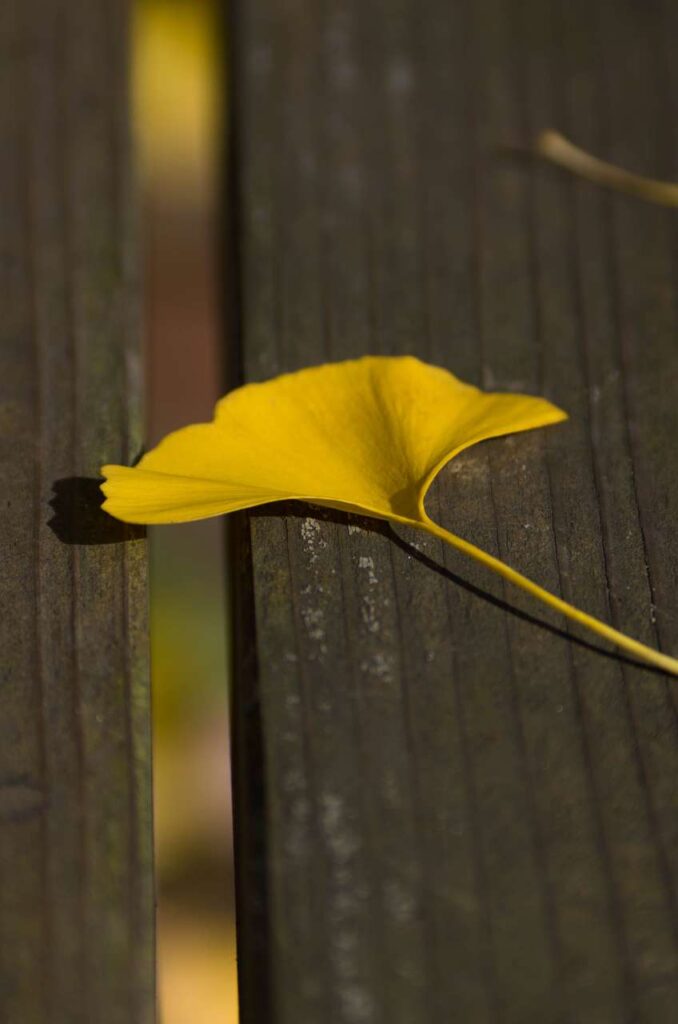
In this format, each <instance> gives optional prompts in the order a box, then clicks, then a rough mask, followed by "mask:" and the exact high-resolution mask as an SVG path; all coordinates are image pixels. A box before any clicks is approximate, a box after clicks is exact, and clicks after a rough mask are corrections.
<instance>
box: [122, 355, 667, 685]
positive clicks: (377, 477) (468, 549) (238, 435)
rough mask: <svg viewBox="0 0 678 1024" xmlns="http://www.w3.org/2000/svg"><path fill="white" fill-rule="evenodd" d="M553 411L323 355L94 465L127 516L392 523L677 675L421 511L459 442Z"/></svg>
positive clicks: (394, 365) (401, 360) (382, 364)
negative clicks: (317, 514) (421, 533)
mask: <svg viewBox="0 0 678 1024" xmlns="http://www.w3.org/2000/svg"><path fill="white" fill-rule="evenodd" d="M564 419H566V414H565V413H564V412H562V411H561V410H560V409H558V408H556V406H554V405H552V404H551V403H550V402H547V401H546V400H545V399H543V398H533V397H529V396H526V395H513V394H490V393H486V392H483V391H481V390H479V389H478V388H476V387H473V386H471V385H469V384H464V383H463V382H462V381H460V380H458V379H457V378H456V377H454V376H453V375H452V374H451V373H449V372H448V371H447V370H443V369H440V368H438V367H433V366H427V365H426V364H425V363H422V362H420V361H419V360H418V359H415V358H413V357H411V356H404V357H393V358H390V357H379V356H367V357H365V358H363V359H357V360H351V361H348V362H343V363H330V364H326V365H324V366H318V367H313V368H310V369H306V370H300V371H299V372H297V373H291V374H285V375H284V376H282V377H277V378H275V379H274V380H271V381H267V382H266V383H263V384H248V385H245V386H244V387H241V388H237V389H236V390H235V391H232V392H231V393H230V394H229V395H227V396H226V397H225V398H223V399H222V400H221V401H220V402H219V403H218V405H217V409H216V415H215V418H214V420H213V421H212V423H202V424H197V425H195V426H190V427H185V428H184V429H183V430H178V431H176V432H175V433H173V434H170V435H169V436H168V437H166V438H165V439H164V440H163V441H161V442H160V444H159V445H158V446H157V447H156V448H154V449H153V450H152V451H150V452H148V454H147V455H144V457H143V458H142V459H141V461H140V462H139V464H138V465H137V466H135V467H134V468H129V467H125V466H104V467H103V469H102V473H103V474H104V476H105V477H106V482H105V483H104V484H103V485H102V489H103V491H104V494H105V495H106V501H105V502H104V506H103V507H104V509H105V510H106V511H107V512H109V513H110V514H111V515H113V516H115V517H116V518H118V519H122V520H124V521H125V522H130V523H177V522H186V521H188V520H192V519H203V518H206V517H208V516H216V515H221V514H222V513H225V512H233V511H236V510H237V509H243V508H252V507H253V506H256V505H264V504H267V503H269V502H274V501H280V500H283V499H290V498H294V499H301V500H304V501H312V502H314V503H315V504H319V505H328V506H330V507H332V508H337V509H343V510H347V511H352V512H359V513H362V514H364V515H368V516H374V517H376V518H379V519H385V520H390V521H392V522H397V523H403V524H405V525H408V526H413V527H416V528H418V529H423V530H426V531H427V532H428V533H431V534H433V535H434V536H436V537H438V538H440V539H441V540H443V541H445V542H446V543H448V544H451V545H452V546H453V547H455V548H457V549H458V550H460V551H463V552H464V553H465V554H468V555H470V556H471V557H472V558H475V559H476V560H477V561H480V562H482V563H483V564H484V565H486V566H487V567H488V568H490V569H492V570H494V571H495V572H498V573H499V574H500V575H501V576H503V577H504V578H505V579H507V580H509V581H510V582H511V583H514V584H516V585H517V586H519V587H521V588H522V589H523V590H526V591H528V592H529V593H531V594H532V595H533V596H534V597H536V598H538V599H539V600H541V601H544V602H545V603H546V604H548V605H550V606H551V607H553V608H556V609H557V610H558V611H560V612H562V613H563V614H564V615H566V616H567V617H568V618H570V619H573V620H575V621H577V622H579V623H580V624H582V625H584V626H587V627H588V628H589V629H592V630H593V631H594V632H596V633H598V634H599V635H600V636H603V637H605V638H606V639H608V640H610V641H612V642H613V643H616V644H618V645H619V646H620V647H623V648H624V649H625V650H627V651H630V652H631V653H633V654H635V655H637V656H639V657H642V658H644V659H646V660H647V661H650V662H652V663H653V664H655V665H659V666H660V667H662V668H664V669H666V670H669V671H672V672H676V673H678V661H676V660H674V659H672V658H669V657H668V656H667V655H664V654H661V653H659V652H658V651H654V650H652V649H651V648H648V647H646V646H645V645H643V644H640V643H638V642H636V641H634V640H631V639H630V638H629V637H627V636H625V635H624V634H623V633H619V632H618V631H617V630H614V629H612V628H611V627H610V626H607V625H605V624H604V623H602V622H599V621H598V620H597V619H594V618H592V617H591V616H589V615H587V614H585V613H584V612H581V611H579V610H578V609H576V608H574V607H573V606H572V605H569V604H567V602H565V601H562V600H561V599H560V598H557V597H555V596H554V595H553V594H550V593H549V592H548V591H546V590H543V589H542V588H541V587H539V586H537V584H535V583H533V582H532V581H531V580H528V579H527V578H526V577H524V576H522V575H521V574H520V573H518V572H516V571H515V570H513V569H511V568H510V567H509V566H507V565H505V564H504V563H503V562H501V561H500V560H499V559H497V558H494V557H493V556H492V555H488V554H487V553H486V552H484V551H482V550H481V549H480V548H477V547H475V545H473V544H470V543H469V542H468V541H465V540H463V539H462V538H460V537H457V536H455V535H454V534H452V533H449V532H448V531H447V530H444V529H443V528H442V527H441V526H438V524H437V523H434V522H433V521H432V520H431V519H430V518H429V517H428V515H427V513H426V509H425V507H424V500H425V497H426V492H427V490H428V488H429V487H430V485H431V482H432V480H433V479H434V477H435V476H436V474H437V473H438V472H439V471H440V470H441V469H442V467H443V466H444V465H445V464H446V463H447V462H449V461H450V459H452V458H454V456H455V455H458V454H459V453H460V452H462V451H464V449H465V448H469V447H470V446H471V445H473V444H477V443H478V442H479V441H484V440H487V439H488V438H493V437H499V436H501V435H502V434H509V433H515V432H518V431H522V430H531V429H533V428H535V427H543V426H547V425H548V424H552V423H558V422H560V421H561V420H564Z"/></svg>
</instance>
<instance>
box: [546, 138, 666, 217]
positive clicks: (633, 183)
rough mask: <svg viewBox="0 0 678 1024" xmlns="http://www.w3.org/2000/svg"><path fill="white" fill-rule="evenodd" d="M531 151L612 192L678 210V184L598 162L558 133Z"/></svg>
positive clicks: (604, 162)
mask: <svg viewBox="0 0 678 1024" xmlns="http://www.w3.org/2000/svg"><path fill="white" fill-rule="evenodd" d="M534 151H535V152H536V153H538V154H539V156H543V157H544V158H545V159H546V160H550V161H551V162H552V163H554V164H558V166H559V167H563V168H564V169H565V170H567V171H571V172H572V173H573V174H578V175H579V176H580V177H582V178H586V179H588V181H592V182H594V184H596V185H603V186H605V187H606V188H614V189H617V190H618V191H619V192H626V193H627V194H628V195H631V196H636V197H637V198H638V199H646V200H648V201H649V202H651V203H659V205H660V206H678V184H675V183H674V182H671V181H656V180H655V179H653V178H645V177H644V176H643V175H642V174H633V173H631V171H625V170H624V169H623V168H622V167H616V166H615V165H614V164H610V163H607V162H606V161H605V160H599V159H598V157H595V156H592V155H591V154H590V153H587V152H586V150H584V149H580V148H579V146H575V145H574V144H573V143H572V142H569V141H568V139H566V138H565V137H564V136H563V135H561V134H560V133H559V132H554V131H548V132H542V134H541V135H540V136H539V137H538V139H537V140H536V142H535V144H534Z"/></svg>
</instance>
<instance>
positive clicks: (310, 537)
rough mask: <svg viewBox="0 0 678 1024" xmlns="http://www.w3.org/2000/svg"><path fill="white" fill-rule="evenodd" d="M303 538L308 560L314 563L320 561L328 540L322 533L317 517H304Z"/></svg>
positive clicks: (302, 525)
mask: <svg viewBox="0 0 678 1024" xmlns="http://www.w3.org/2000/svg"><path fill="white" fill-rule="evenodd" d="M301 539H302V541H303V542H304V550H305V551H306V554H307V555H308V560H309V562H310V564H311V565H313V564H314V562H317V561H318V557H319V555H320V553H321V551H323V550H324V549H325V548H326V547H327V541H325V540H323V538H322V536H321V534H320V523H319V522H318V521H317V520H316V519H308V518H306V519H304V521H303V522H302V524H301Z"/></svg>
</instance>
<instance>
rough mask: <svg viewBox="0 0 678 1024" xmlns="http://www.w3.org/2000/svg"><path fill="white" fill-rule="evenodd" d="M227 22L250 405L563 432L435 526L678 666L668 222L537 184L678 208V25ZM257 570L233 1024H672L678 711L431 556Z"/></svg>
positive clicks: (257, 9)
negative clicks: (255, 395)
mask: <svg viewBox="0 0 678 1024" xmlns="http://www.w3.org/2000/svg"><path fill="white" fill-rule="evenodd" d="M236 15H237V16H236V19H235V26H234V30H235V41H234V46H233V51H234V55H235V60H236V68H235V81H234V87H235V104H236V145H237V154H236V170H237V184H238V188H237V192H238V195H237V212H238V217H239V232H238V244H239V253H238V256H239V266H240V292H241V303H240V316H241V336H242V358H243V367H242V369H243V377H244V378H245V379H247V380H253V379H259V378H264V377H267V376H269V375H272V374H275V373H278V372H280V371H283V370H290V369H294V368H295V367H300V366H304V365H306V364H310V363H317V362H321V361H323V360H327V359H338V358H342V357H348V356H355V355H358V354H361V353H365V352H373V353H374V352H382V353H404V352H413V353H416V354H418V355H420V356H422V357H424V358H425V359H428V360H430V361H432V362H434V363H439V364H441V365H443V366H447V367H449V368H450V369H452V370H454V371H455V372H457V373H458V374H459V375H460V376H462V377H463V378H466V379H468V380H471V381H474V382H476V383H479V384H482V385H484V386H486V387H491V388H496V389H503V390H509V391H511V390H520V391H523V390H526V391H528V392H534V393H538V394H545V395H547V396H548V397H550V398H551V399H553V400H555V401H556V402H557V403H558V404H560V405H562V406H564V407H565V408H566V409H567V410H569V412H570V413H571V417H572V418H571V420H570V422H569V423H568V424H567V425H564V426H562V427H559V428H556V429H549V430H548V431H544V432H541V433H535V434H533V435H525V436H520V437H516V438H511V439H506V440H502V441H498V442H492V443H490V444H487V445H484V446H481V447H479V448H477V449H475V450H473V451H470V452H469V453H467V454H466V455H464V456H463V458H461V459H459V460H458V461H457V462H456V463H455V464H453V465H451V466H450V467H449V468H448V469H447V470H446V471H445V472H444V473H443V475H442V478H441V479H440V482H439V485H438V486H437V487H436V489H435V491H434V494H433V496H432V498H431V501H430V505H431V508H432V510H433V512H434V513H435V517H437V518H438V519H439V521H440V522H442V523H443V524H444V525H446V526H448V527H450V528H453V529H455V530H456V531H457V532H458V533H460V534H461V535H463V536H466V537H468V538H469V539H471V540H473V541H475V542H477V543H479V544H481V545H482V546H483V547H485V548H486V549H487V550H489V551H491V552H493V553H500V554H501V556H502V557H503V558H505V559H506V560H507V561H509V562H510V563H511V564H512V565H514V566H516V567H517V568H519V569H520V570H522V571H524V572H526V573H527V574H528V575H530V576H532V577H533V578H534V579H535V580H538V581H539V582H541V583H543V584H545V585H546V586H548V587H550V588H552V589H553V590H555V591H556V592H560V593H562V594H563V595H564V596H565V597H566V598H567V599H569V600H571V601H573V602H575V603H576V604H578V605H580V606H582V607H584V608H586V609H587V610H589V611H590V612H592V613H594V614H597V615H599V616H601V617H602V618H604V619H608V620H609V621H611V622H613V623H614V624H615V625H617V626H618V627H620V628H621V629H624V630H627V631H628V632H630V633H631V634H633V635H634V636H637V637H639V638H640V639H642V640H644V641H646V642H648V643H651V644H658V645H660V646H661V647H662V648H663V649H665V650H667V651H670V652H673V653H674V654H675V653H676V652H678V598H677V595H678V473H676V464H675V454H674V449H675V439H676V437H678V400H677V399H678V342H677V339H678V315H677V300H678V292H677V289H676V269H677V267H676V256H677V249H676V220H675V215H674V214H672V213H671V212H670V211H667V210H665V209H660V208H657V207H652V206H650V205H644V204H642V203H640V202H638V201H633V200H630V199H627V198H624V197H621V196H617V195H611V194H608V193H606V192H603V191H601V190H600V189H597V188H596V187H594V186H591V185H588V184H586V183H583V182H579V181H576V180H572V179H570V178H569V177H567V176H566V175H565V174H563V173H562V172H560V171H557V170H555V169H553V168H551V167H549V166H546V165H544V164H538V163H535V162H531V161H530V160H529V159H528V158H527V157H526V156H525V154H524V152H523V153H521V152H520V148H521V147H523V148H524V147H526V146H527V145H528V144H529V143H530V141H531V140H532V138H533V137H534V136H535V135H536V134H537V133H538V132H540V131H541V130H543V129H545V128H557V129H559V130H561V131H563V132H564V133H565V134H567V135H569V136H570V137H571V138H572V139H573V140H574V141H575V142H577V143H578V144H580V145H583V146H584V147H587V148H589V149H591V150H592V151H593V152H594V153H596V154H598V155H600V156H602V157H604V158H607V159H610V160H612V161H616V162H618V163H620V164H621V165H622V166H625V167H629V168H631V169H635V170H638V171H641V172H644V173H647V174H649V175H652V176H655V177H660V178H669V179H670V178H675V177H677V176H678V164H677V162H676V159H677V157H676V149H675V134H674V133H675V129H676V109H677V108H676V101H677V100H678V72H677V70H676V68H677V67H678V64H677V62H676V49H675V44H676V38H678V36H677V34H676V33H677V30H678V20H677V9H676V5H675V4H674V5H670V4H669V3H666V4H662V3H661V2H659V0H658V2H656V3H655V2H653V3H647V4H645V3H642V4H641V3H637V2H632V0H616V2H611V0H608V2H601V3H594V4H591V3H589V2H587V0H569V2H565V0H530V2H526V3H511V2H509V0H473V2H471V0H464V2H462V0H455V2H448V0H430V2H427V3H418V2H416V0H375V2H370V3H366V2H364V0H346V2H342V3H339V2H336V3H334V2H330V0H318V2H315V0H275V2H274V0H240V2H239V3H237V4H236ZM337 443H338V444H340V443H341V438H340V437H338V438H337ZM236 539H237V545H236V554H237V557H238V559H239V572H240V578H239V582H238V583H237V586H236V599H237V610H238V615H239V619H238V623H239V630H238V649H237V652H236V671H237V673H238V674H237V677H236V703H237V707H236V711H237V721H236V730H237V739H238V754H237V756H238V766H237V772H238V777H239V784H238V793H237V795H238V809H237V810H238V832H239V889H240V891H239V897H240V902H239V912H240V924H241V929H242V931H241V947H240V955H241V966H242V970H241V983H242V990H241V998H242V1005H243V1020H244V1021H245V1022H246V1024H250V1022H254V1021H264V1020H265V1021H269V1020H270V1021H275V1022H276V1024H292V1022H294V1024H317V1022H318V1021H334V1022H339V1021H341V1022H345V1024H349V1022H350V1024H358V1022H360V1024H373V1022H374V1024H376V1022H379V1024H381V1022H388V1024H424V1022H426V1024H431V1022H436V1024H443V1022H448V1021H451V1020H458V1021H464V1022H482V1021H502V1022H514V1024H526V1022H531V1021H535V1022H536V1021H539V1022H551V1021H554V1022H555V1021H569V1022H574V1021H577V1022H584V1021H588V1022H591V1024H594V1022H595V1024H604V1022H610V1024H612V1022H618V1021H647V1022H653V1024H660V1022H669V1021H673V1020H675V1019H676V1005H678V1003H677V1000H678V940H677V931H678V918H677V916H676V901H677V899H678V742H677V741H678V731H677V717H676V696H677V694H676V686H675V681H673V682H671V681H669V680H668V679H667V678H665V677H663V676H662V675H660V674H656V673H654V672H651V671H648V670H645V669H642V668H639V667H636V666H633V665H631V664H629V663H627V662H624V661H623V660H621V659H620V658H617V657H614V656H609V655H606V654H604V653H601V652H599V651H597V650H594V649H592V648H591V647H590V646H588V645H587V644H584V643H580V642H577V640H576V639H575V638H574V637H572V638H571V639H568V638H567V634H566V633H564V632H560V630H561V629H562V623H561V622H559V621H558V620H557V619H555V618H552V617H551V616H550V615H548V614H547V613H546V612H545V611H544V610H543V609H542V608H539V607H535V606H534V605H533V604H531V603H529V602H528V601H527V600H526V599H525V598H523V597H522V596H521V595H520V594H518V593H516V592H515V591H512V590H511V591H509V590H505V588H504V587H503V586H502V584H501V583H500V582H497V580H495V579H493V578H491V577H490V576H488V575H487V573H485V572H484V571H482V570H480V569H478V568H477V567H476V566H475V565H472V564H469V563H468V562H466V561H463V560H462V559H461V558H459V557H456V556H455V555H453V554H451V553H450V552H449V551H443V550H441V548H439V547H438V546H437V545H436V544H434V543H432V542H430V541H428V540H425V541H422V539H421V538H418V539H417V538H414V539H413V538H407V540H408V542H412V541H414V543H415V544H416V545H417V548H418V550H413V549H412V548H411V547H408V546H407V545H406V544H404V543H402V542H400V541H398V540H396V539H395V538H394V537H393V536H391V535H390V534H389V531H388V530H382V529H381V528H379V527H375V526H374V525H372V526H370V525H369V524H368V523H366V522H360V521H358V520H350V519H347V517H345V516H339V515H337V516H329V515H324V514H322V513H319V512H317V511H314V510H313V509H311V508H308V507H301V506H299V507H296V508H294V507H291V506H290V507H289V508H276V509H269V510H266V511H262V512H259V513H258V514H256V515H252V516H250V517H249V518H248V519H244V520H243V521H241V522H240V524H239V525H238V529H237V538H236ZM436 567H438V568H436ZM535 620H539V621H535ZM257 772H258V773H259V778H258V777H257ZM257 815H260V816H261V817H260V818H258V817H257ZM262 822H263V823H264V827H263V828H262Z"/></svg>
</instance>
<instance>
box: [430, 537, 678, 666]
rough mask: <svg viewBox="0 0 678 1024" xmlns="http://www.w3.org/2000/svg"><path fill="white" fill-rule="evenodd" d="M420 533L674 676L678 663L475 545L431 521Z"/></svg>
mask: <svg viewBox="0 0 678 1024" xmlns="http://www.w3.org/2000/svg"><path fill="white" fill-rule="evenodd" d="M416 525H417V526H418V527H419V528H420V529H423V530H426V532H427V533H430V534H432V535H433V536H434V537H437V538H438V539H439V540H442V541H444V543H445V544H449V545H450V546H451V547H453V548H456V549H457V551H461V552H462V553H463V554H465V555H468V556H469V557H470V558H473V559H475V560H476V561H477V562H480V563H481V564H482V565H484V566H486V567H487V568H488V569H491V570H492V571H493V572H496V573H498V574H499V575H500V576H502V577H503V578H504V579H505V580H507V581H508V582H509V583H513V584H514V585H515V586H516V587H520V589H521V590H524V591H526V592H527V593H528V594H531V595H532V597H535V598H536V599H537V600H538V601H542V602H543V603H544V604H546V605H548V606H549V608H554V609H555V610H556V611H557V612H560V613H561V615H564V616H565V617H566V618H568V619H571V620H572V621H573V622H576V623H578V624H579V625H580V626H584V627H585V628H586V629H589V630H590V631H591V632H592V633H595V634H596V635H597V636H600V637H602V638H603V639H604V640H608V641H609V642H610V643H612V644H615V645H616V646H617V647H619V648H621V649H622V650H623V651H626V652H627V653H628V654H630V655H632V656H633V657H636V658H640V659H642V660H643V661H646V662H648V663H649V664H650V665H655V666H656V667H657V668H660V669H662V670H663V671H664V672H669V673H671V674H672V675H674V676H678V659H676V658H671V657H670V656H669V655H668V654H662V653H661V651H656V650H654V649H653V648H652V647H648V646H647V645H646V644H641V643H640V642H639V641H638V640H633V639H632V638H631V637H629V636H626V634H625V633H621V632H620V631H619V630H618V629H613V628H612V626H608V625H607V624H606V623H605V622H601V621H600V619H596V618H594V616H593V615H588V614H587V613H586V612H583V611H580V609H579V608H575V606H574V605H572V604H569V603H568V602H567V601H563V600H562V598H560V597H556V596H555V594H551V593H550V592H549V591H548V590H545V589H544V588H543V587H540V586H539V585H538V584H537V583H533V582H532V580H530V579H528V578H527V576H523V575H522V573H519V572H516V570H515V569H512V568H511V567H510V566H509V565H506V564H505V562H502V561H501V560H500V559H499V558H495V557H494V556H493V555H488V553H487V552H486V551H483V550H482V549H481V548H477V547H476V546H475V544H471V543H470V542H469V541H467V540H463V538H461V537H457V536H456V534H454V533H450V532H449V530H445V529H444V528H443V527H442V526H438V524H437V523H434V522H433V521H432V520H431V519H427V520H422V521H419V522H417V524H416Z"/></svg>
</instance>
